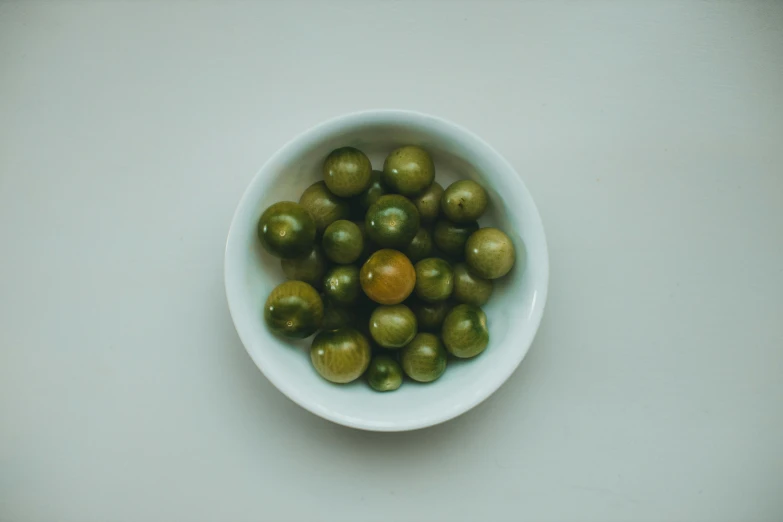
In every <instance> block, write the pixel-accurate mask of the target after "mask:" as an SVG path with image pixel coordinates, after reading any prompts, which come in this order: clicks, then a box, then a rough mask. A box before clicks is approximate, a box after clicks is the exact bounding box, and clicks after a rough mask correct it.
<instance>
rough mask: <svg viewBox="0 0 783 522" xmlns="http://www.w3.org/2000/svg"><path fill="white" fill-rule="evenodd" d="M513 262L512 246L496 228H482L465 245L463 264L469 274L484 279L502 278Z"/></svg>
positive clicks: (514, 258) (514, 255)
mask: <svg viewBox="0 0 783 522" xmlns="http://www.w3.org/2000/svg"><path fill="white" fill-rule="evenodd" d="M515 260H516V254H515V252H514V244H513V243H512V242H511V239H510V238H509V237H508V236H507V235H506V234H504V233H503V232H502V231H500V230H498V229H497V228H482V229H480V230H478V231H476V232H474V233H473V234H471V235H470V237H469V238H468V241H467V242H466V243H465V262H466V263H467V264H468V267H469V268H470V270H471V272H473V273H474V274H476V275H478V276H480V277H483V278H485V279H497V278H498V277H503V276H504V275H506V274H507V273H508V272H509V271H510V270H511V267H513V266H514V261H515Z"/></svg>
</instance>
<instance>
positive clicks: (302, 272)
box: [280, 246, 326, 288]
mask: <svg viewBox="0 0 783 522" xmlns="http://www.w3.org/2000/svg"><path fill="white" fill-rule="evenodd" d="M280 266H281V267H282V269H283V273H284V274H285V276H286V277H287V278H288V279H291V280H294V281H304V282H305V283H307V284H309V285H311V286H313V287H315V288H321V287H322V285H323V282H324V281H323V279H324V274H325V273H326V257H325V256H324V254H323V252H322V251H321V248H320V247H317V246H316V247H313V249H312V250H311V251H310V253H309V254H307V255H305V256H302V257H294V258H291V259H281V260H280Z"/></svg>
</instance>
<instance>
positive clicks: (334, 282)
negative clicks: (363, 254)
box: [324, 265, 361, 306]
mask: <svg viewBox="0 0 783 522" xmlns="http://www.w3.org/2000/svg"><path fill="white" fill-rule="evenodd" d="M360 293H361V285H360V283H359V269H358V268H357V267H356V266H354V265H338V266H335V267H332V268H331V269H330V270H329V271H327V272H326V275H325V276H324V295H325V296H326V297H328V298H329V299H330V300H331V301H333V302H334V303H336V304H338V305H341V306H347V305H351V304H353V303H355V302H356V300H357V298H358V297H359V294H360Z"/></svg>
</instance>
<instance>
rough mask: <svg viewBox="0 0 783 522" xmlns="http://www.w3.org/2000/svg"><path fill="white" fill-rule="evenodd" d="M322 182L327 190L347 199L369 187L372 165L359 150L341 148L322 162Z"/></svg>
mask: <svg viewBox="0 0 783 522" xmlns="http://www.w3.org/2000/svg"><path fill="white" fill-rule="evenodd" d="M323 172H324V181H325V182H326V186H327V187H328V188H329V190H330V191H331V192H332V193H333V194H336V195H338V196H340V197H343V198H347V197H351V196H356V195H358V194H361V193H362V192H364V190H366V189H367V187H368V186H369V185H370V181H371V178H372V165H371V164H370V160H369V158H367V156H365V155H364V153H363V152H362V151H360V150H359V149H355V148H353V147H342V148H340V149H337V150H333V151H332V152H331V153H330V154H329V156H327V157H326V161H324V167H323Z"/></svg>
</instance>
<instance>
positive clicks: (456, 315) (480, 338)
mask: <svg viewBox="0 0 783 522" xmlns="http://www.w3.org/2000/svg"><path fill="white" fill-rule="evenodd" d="M441 338H442V339H443V344H444V345H446V349H447V350H448V351H449V353H450V354H451V355H453V356H455V357H459V358H461V359H467V358H470V357H475V356H477V355H478V354H480V353H481V352H483V351H484V350H485V349H486V347H487V345H488V344H489V330H488V329H487V316H486V314H485V313H484V311H483V310H482V309H481V308H479V307H478V306H473V305H468V304H461V305H457V306H455V307H454V308H452V310H451V311H450V312H449V313H448V315H447V316H446V319H444V321H443V329H442V331H441Z"/></svg>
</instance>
